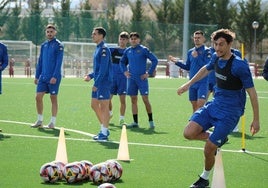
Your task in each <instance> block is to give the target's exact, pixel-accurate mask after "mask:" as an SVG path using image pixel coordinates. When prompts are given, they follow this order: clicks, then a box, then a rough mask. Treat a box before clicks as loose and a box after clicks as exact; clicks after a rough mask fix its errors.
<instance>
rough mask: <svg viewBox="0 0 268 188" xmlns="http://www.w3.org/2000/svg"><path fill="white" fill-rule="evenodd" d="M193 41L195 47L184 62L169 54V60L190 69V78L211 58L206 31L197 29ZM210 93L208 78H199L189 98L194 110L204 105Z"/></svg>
mask: <svg viewBox="0 0 268 188" xmlns="http://www.w3.org/2000/svg"><path fill="white" fill-rule="evenodd" d="M193 41H194V45H195V47H193V48H191V49H190V50H189V51H188V52H187V60H186V63H185V64H184V63H183V62H180V61H178V62H177V61H176V58H175V57H173V56H171V55H170V56H169V60H170V61H172V62H174V63H175V64H176V65H177V66H179V67H180V68H182V69H184V70H187V71H189V79H191V78H193V76H194V75H195V74H196V73H197V72H198V71H199V69H201V67H203V66H204V65H206V64H207V63H208V62H209V60H210V58H211V54H210V49H209V48H208V47H206V46H205V45H204V42H205V36H204V33H203V32H202V31H200V30H198V31H195V32H194V34H193ZM207 93H208V78H207V77H204V78H203V79H202V80H199V81H198V82H196V83H195V84H193V85H192V86H191V87H190V89H189V100H190V101H191V104H192V108H193V112H195V111H196V110H197V109H199V108H200V107H202V106H203V105H204V104H205V102H206V99H207Z"/></svg>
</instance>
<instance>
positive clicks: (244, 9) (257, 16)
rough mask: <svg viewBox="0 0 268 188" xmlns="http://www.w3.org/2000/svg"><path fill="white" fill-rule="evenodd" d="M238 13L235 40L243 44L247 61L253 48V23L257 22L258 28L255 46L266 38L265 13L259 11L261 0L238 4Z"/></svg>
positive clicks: (242, 0)
mask: <svg viewBox="0 0 268 188" xmlns="http://www.w3.org/2000/svg"><path fill="white" fill-rule="evenodd" d="M238 5H239V10H240V11H239V12H238V16H236V17H235V24H236V36H237V39H238V40H239V41H240V42H242V43H244V44H245V49H246V51H247V52H250V53H249V61H251V60H252V53H253V48H254V29H253V28H252V23H253V21H258V22H259V28H258V29H256V44H258V43H259V42H260V41H262V40H263V39H264V37H267V31H266V28H265V24H266V23H267V22H265V18H266V17H267V14H268V13H267V12H262V10H261V0H251V1H246V2H245V1H244V0H241V1H239V2H238Z"/></svg>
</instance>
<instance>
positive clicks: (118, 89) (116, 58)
mask: <svg viewBox="0 0 268 188" xmlns="http://www.w3.org/2000/svg"><path fill="white" fill-rule="evenodd" d="M128 41H129V34H128V33H127V32H125V31H124V32H121V33H120V34H119V37H118V45H119V46H118V47H115V48H110V51H111V54H112V62H113V63H112V69H113V83H112V87H111V98H110V104H109V110H110V117H112V114H113V112H112V108H113V106H112V98H113V95H117V94H118V95H119V100H120V117H119V124H120V125H122V124H123V123H125V120H124V118H125V112H126V94H127V78H126V77H125V75H124V73H123V72H122V70H121V69H120V65H119V62H120V59H121V57H122V56H123V53H124V51H125V49H126V47H127V43H128Z"/></svg>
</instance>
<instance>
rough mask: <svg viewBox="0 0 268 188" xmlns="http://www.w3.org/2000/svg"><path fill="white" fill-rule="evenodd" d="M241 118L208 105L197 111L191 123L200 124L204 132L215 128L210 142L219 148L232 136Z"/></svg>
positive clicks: (211, 104)
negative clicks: (229, 135)
mask: <svg viewBox="0 0 268 188" xmlns="http://www.w3.org/2000/svg"><path fill="white" fill-rule="evenodd" d="M239 118H240V116H239V115H238V114H237V113H235V112H231V111H226V110H224V109H220V108H218V107H217V106H216V105H214V104H213V103H207V104H206V105H205V106H203V107H201V108H200V109H199V110H197V111H196V112H195V113H194V114H193V115H192V117H191V119H190V120H191V121H194V122H196V123H198V124H199V125H200V126H201V127H202V128H203V131H206V130H208V129H209V128H211V127H213V126H214V131H213V133H212V134H211V135H210V137H209V140H210V141H211V142H212V143H214V144H215V145H217V146H219V145H220V144H221V143H222V142H223V141H224V140H225V138H226V137H227V136H228V134H230V133H231V132H232V131H233V129H234V128H235V126H236V125H237V123H238V121H239Z"/></svg>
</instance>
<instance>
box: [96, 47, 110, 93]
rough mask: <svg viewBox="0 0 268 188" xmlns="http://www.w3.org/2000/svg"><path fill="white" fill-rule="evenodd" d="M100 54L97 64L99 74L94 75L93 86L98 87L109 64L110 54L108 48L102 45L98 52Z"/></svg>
mask: <svg viewBox="0 0 268 188" xmlns="http://www.w3.org/2000/svg"><path fill="white" fill-rule="evenodd" d="M98 55H99V56H100V62H97V63H100V66H99V68H100V69H99V74H98V76H96V78H94V79H95V82H94V86H95V87H97V88H98V87H99V85H100V83H101V81H102V80H103V79H104V77H105V76H106V74H107V71H109V64H110V61H111V58H110V57H111V54H110V50H109V49H108V48H107V47H104V48H102V49H101V51H100V53H99V54H98Z"/></svg>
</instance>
